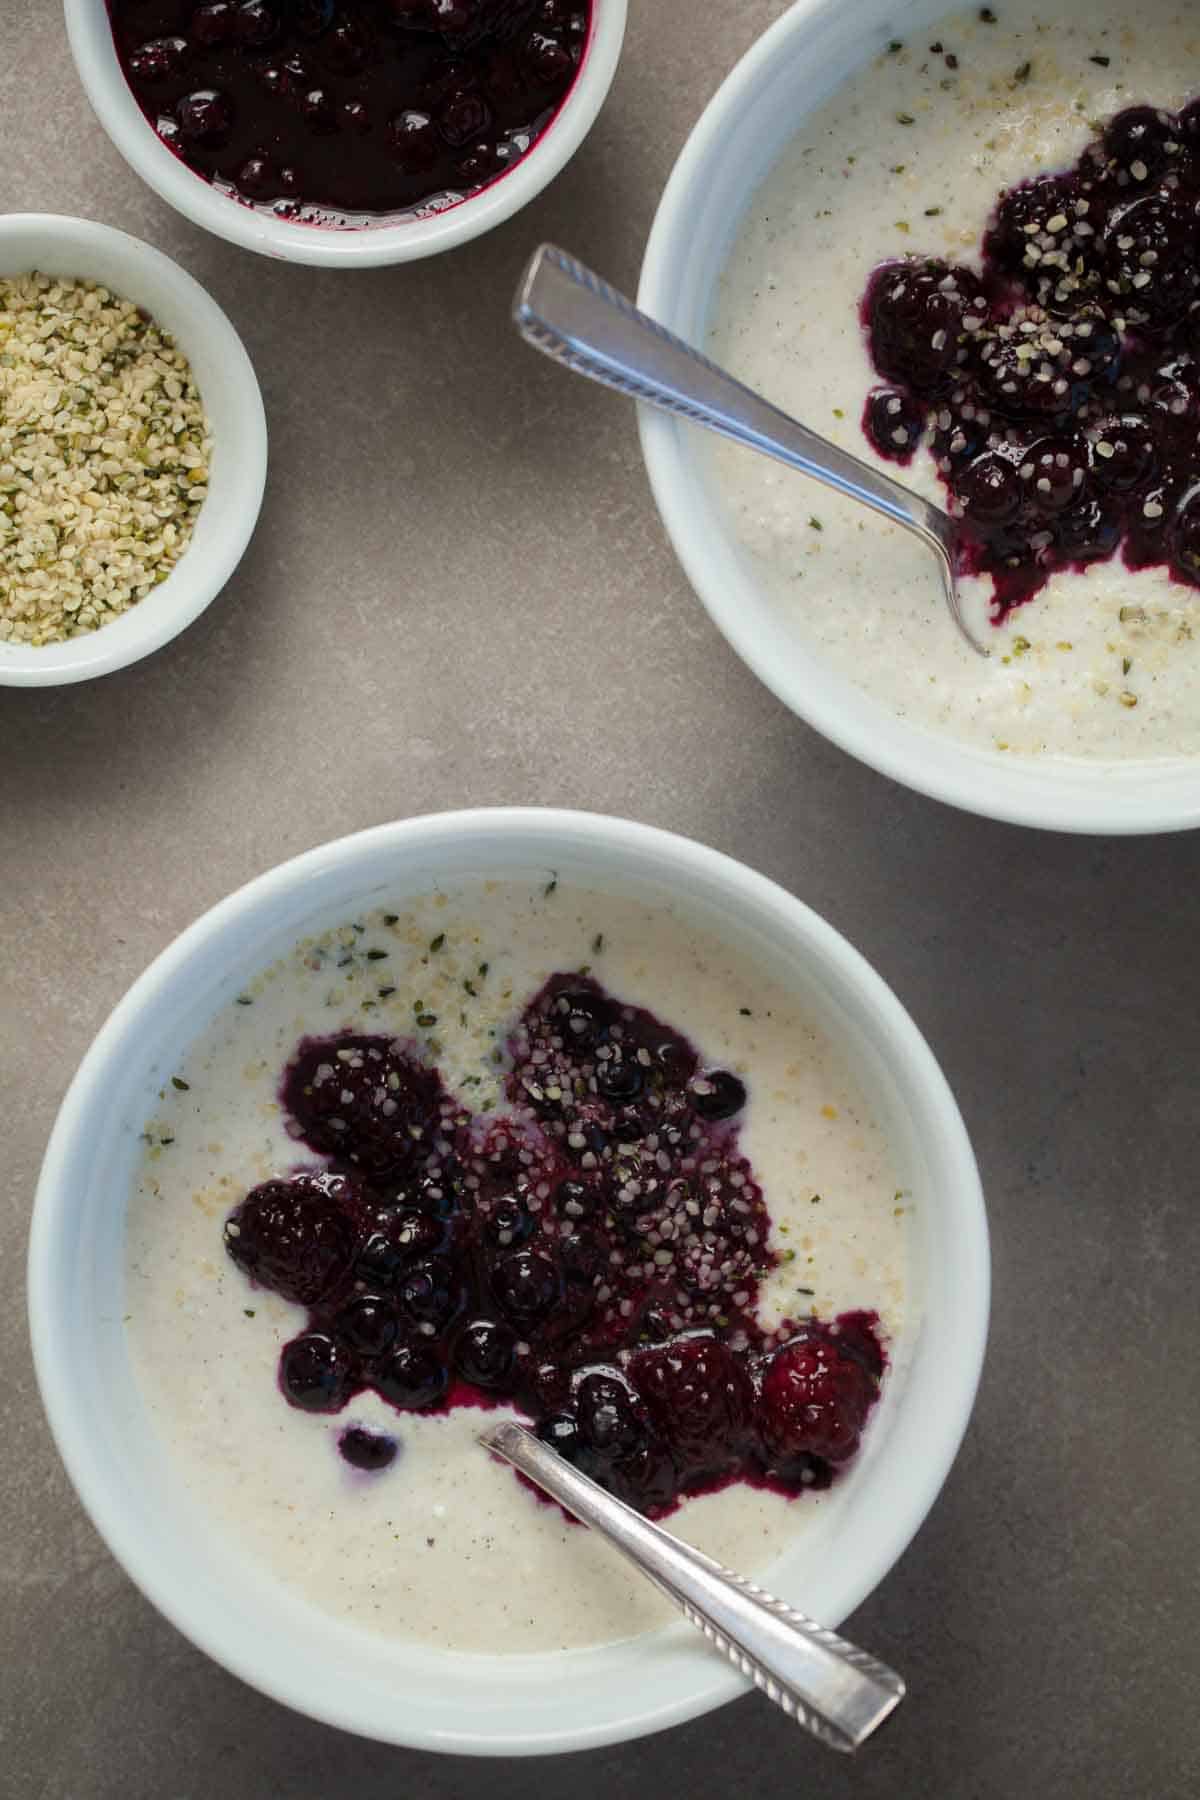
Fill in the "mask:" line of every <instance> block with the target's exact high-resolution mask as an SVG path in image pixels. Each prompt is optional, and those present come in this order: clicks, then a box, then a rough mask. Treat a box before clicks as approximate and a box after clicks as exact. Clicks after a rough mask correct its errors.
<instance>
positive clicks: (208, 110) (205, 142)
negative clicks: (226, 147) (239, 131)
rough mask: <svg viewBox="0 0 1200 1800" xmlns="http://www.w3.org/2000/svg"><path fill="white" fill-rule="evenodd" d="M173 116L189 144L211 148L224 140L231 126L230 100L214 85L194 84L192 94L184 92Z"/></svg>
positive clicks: (231, 103) (231, 111)
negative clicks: (200, 85)
mask: <svg viewBox="0 0 1200 1800" xmlns="http://www.w3.org/2000/svg"><path fill="white" fill-rule="evenodd" d="M175 116H176V118H177V119H178V120H179V130H180V133H181V135H182V136H183V137H184V138H185V139H186V140H187V142H188V143H189V144H196V145H198V146H200V147H201V148H203V149H213V148H215V147H217V146H218V145H220V144H223V143H224V142H225V139H226V138H227V137H228V136H229V133H230V131H231V130H232V129H233V102H232V101H231V100H230V99H229V97H228V95H227V94H222V93H220V92H219V91H218V89H216V88H197V89H196V91H195V93H194V94H185V96H184V98H183V99H182V100H181V101H180V102H179V104H178V106H177V107H176V108H175Z"/></svg>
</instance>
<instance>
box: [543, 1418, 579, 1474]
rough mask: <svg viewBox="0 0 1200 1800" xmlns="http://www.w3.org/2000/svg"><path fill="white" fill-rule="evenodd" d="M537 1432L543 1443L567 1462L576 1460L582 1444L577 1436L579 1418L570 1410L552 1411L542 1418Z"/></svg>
mask: <svg viewBox="0 0 1200 1800" xmlns="http://www.w3.org/2000/svg"><path fill="white" fill-rule="evenodd" d="M537 1434H538V1436H539V1437H540V1438H541V1440H542V1442H543V1443H544V1444H549V1446H550V1448H551V1449H552V1450H557V1452H558V1454H559V1455H560V1456H561V1457H563V1458H564V1459H565V1460H566V1461H567V1462H569V1463H573V1462H578V1460H579V1456H580V1451H581V1449H582V1444H581V1441H580V1436H579V1420H578V1419H577V1418H576V1417H575V1415H574V1413H571V1412H553V1413H550V1414H548V1415H547V1417H546V1418H544V1419H542V1420H541V1421H540V1422H539V1424H538V1428H537Z"/></svg>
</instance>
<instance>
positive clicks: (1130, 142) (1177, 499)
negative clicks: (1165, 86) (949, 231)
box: [862, 101, 1200, 623]
mask: <svg viewBox="0 0 1200 1800" xmlns="http://www.w3.org/2000/svg"><path fill="white" fill-rule="evenodd" d="M982 270H983V272H982V275H980V274H977V273H976V272H975V271H974V270H972V269H970V268H965V267H962V266H958V265H955V264H951V263H946V262H941V261H938V260H936V259H934V258H924V259H918V258H910V259H907V260H905V261H901V262H888V263H883V264H881V265H880V267H879V268H877V269H876V270H875V271H874V273H873V274H872V276H871V279H870V281H869V283H868V285H867V291H866V294H865V296H864V299H863V303H862V321H863V325H864V327H865V330H866V333H867V341H868V347H869V349H870V353H871V358H872V361H873V362H874V365H875V368H876V369H877V370H878V372H879V374H880V375H881V376H882V377H883V379H884V380H885V381H886V383H887V385H886V386H885V387H879V388H876V389H873V390H872V392H871V393H870V394H868V396H867V400H866V404H865V407H864V411H863V430H864V431H865V433H866V435H867V437H868V438H869V440H870V442H871V444H872V445H873V447H874V448H875V450H876V451H877V452H878V453H879V454H880V455H881V456H886V457H888V458H889V459H891V460H892V461H895V462H901V463H903V462H907V461H908V460H909V459H910V458H911V456H912V455H913V453H914V451H915V450H916V448H917V446H918V444H919V443H921V442H922V441H924V442H925V443H926V444H927V445H928V447H929V450H930V452H931V454H932V455H933V457H934V460H935V462H936V464H937V469H938V473H939V475H940V476H941V478H942V480H943V481H944V483H945V484H946V487H947V489H948V491H949V505H950V509H951V510H952V511H954V512H956V513H957V514H958V515H959V516H960V517H961V518H962V519H963V520H964V521H965V522H966V524H967V526H968V527H969V528H970V542H969V543H968V545H967V548H966V552H965V557H964V569H963V572H964V573H967V574H986V575H989V576H990V577H991V578H992V581H993V585H994V599H993V619H994V620H995V622H996V623H999V622H1000V621H1002V620H1003V619H1004V618H1005V617H1006V616H1007V614H1008V613H1009V612H1011V611H1012V609H1013V608H1014V607H1016V606H1019V605H1021V604H1022V602H1024V601H1026V600H1029V599H1031V598H1032V596H1033V595H1034V594H1036V593H1037V592H1038V590H1039V589H1040V588H1042V587H1044V586H1045V584H1046V582H1047V581H1048V580H1049V578H1050V576H1051V575H1052V574H1053V573H1054V572H1055V571H1056V570H1058V569H1071V568H1079V567H1081V566H1083V565H1084V564H1086V563H1089V562H1094V561H1096V560H1097V559H1100V558H1105V557H1110V556H1112V555H1113V554H1114V552H1115V551H1116V550H1117V549H1118V548H1119V549H1120V550H1121V552H1122V555H1123V557H1124V560H1125V562H1126V564H1127V565H1128V567H1129V568H1131V569H1139V568H1144V567H1146V566H1148V565H1150V564H1159V565H1162V566H1164V567H1165V568H1166V569H1167V570H1168V572H1169V574H1170V575H1171V576H1172V577H1173V578H1174V579H1175V580H1177V581H1185V582H1190V583H1192V584H1193V585H1200V360H1198V356H1200V101H1193V102H1192V103H1191V104H1190V105H1189V106H1187V107H1185V108H1184V110H1183V111H1182V112H1181V113H1179V114H1178V115H1175V114H1172V113H1168V112H1163V111H1160V110H1158V109H1157V108H1155V107H1150V106H1135V107H1130V108H1129V109H1128V110H1127V111H1125V112H1122V113H1119V114H1117V116H1116V117H1115V118H1113V119H1111V120H1110V121H1109V123H1108V124H1107V125H1106V126H1105V128H1104V131H1103V133H1102V135H1101V136H1100V137H1099V138H1098V139H1096V141H1095V142H1094V143H1091V144H1089V145H1088V147H1087V149H1086V150H1084V152H1083V154H1082V155H1081V156H1080V158H1079V161H1078V162H1077V163H1076V164H1075V166H1074V167H1073V168H1071V169H1068V170H1067V171H1066V172H1065V173H1063V174H1055V175H1040V176H1038V177H1037V178H1036V179H1035V180H1032V181H1027V182H1022V183H1021V184H1020V185H1019V186H1017V187H1014V188H1010V189H1008V191H1007V192H1006V193H1003V194H1001V196H1000V199H999V201H998V203H997V205H996V209H995V212H994V213H993V215H992V219H991V222H990V224H989V227H988V229H987V232H986V233H985V235H984V240H983V246H982Z"/></svg>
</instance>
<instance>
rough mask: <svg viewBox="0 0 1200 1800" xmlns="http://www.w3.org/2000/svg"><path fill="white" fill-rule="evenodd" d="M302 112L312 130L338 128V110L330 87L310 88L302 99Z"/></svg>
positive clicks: (324, 130) (319, 130) (320, 130)
mask: <svg viewBox="0 0 1200 1800" xmlns="http://www.w3.org/2000/svg"><path fill="white" fill-rule="evenodd" d="M300 113H301V116H302V118H303V119H304V123H305V124H306V125H307V126H308V128H309V130H310V131H317V132H321V133H326V132H330V131H336V130H337V111H336V108H335V106H334V103H333V98H332V96H331V94H330V92H329V89H328V88H323V87H315V88H309V90H308V92H307V93H306V94H305V95H304V96H303V97H302V99H301V101H300Z"/></svg>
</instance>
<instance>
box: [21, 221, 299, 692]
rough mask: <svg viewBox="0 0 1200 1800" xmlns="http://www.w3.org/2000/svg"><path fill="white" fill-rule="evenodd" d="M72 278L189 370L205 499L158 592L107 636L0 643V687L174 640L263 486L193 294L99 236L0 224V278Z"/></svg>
mask: <svg viewBox="0 0 1200 1800" xmlns="http://www.w3.org/2000/svg"><path fill="white" fill-rule="evenodd" d="M34 269H39V270H41V271H42V273H43V274H46V275H64V276H75V277H76V278H77V279H80V280H85V281H98V282H100V283H101V284H102V285H103V286H104V287H106V288H110V289H111V290H112V292H113V293H114V294H119V295H120V296H121V297H122V298H123V299H126V300H132V301H133V302H134V304H135V305H137V306H140V307H143V308H144V309H145V310H146V312H148V313H150V314H151V315H152V316H153V317H154V318H155V319H157V321H158V323H159V324H160V325H162V326H163V327H164V329H165V330H167V331H169V332H170V334H171V336H172V337H173V338H174V339H175V342H176V343H177V345H178V346H179V348H180V350H182V351H183V354H184V355H185V356H186V357H187V359H188V361H189V362H190V363H191V365H192V370H193V372H194V374H195V377H196V382H197V385H198V387H199V389H200V396H201V399H202V400H203V402H204V409H205V411H206V413H207V414H208V418H209V422H210V424H211V427H212V437H213V456H212V468H211V476H210V480H209V484H208V498H207V500H206V501H205V502H204V505H203V506H202V507H201V508H200V514H199V517H198V518H197V520H196V526H195V530H194V531H193V533H192V538H191V542H190V543H189V545H188V547H187V549H186V550H185V551H184V553H183V555H182V556H181V557H180V559H179V561H178V563H177V564H176V565H175V567H174V569H172V571H171V573H170V575H169V576H168V577H167V579H166V581H164V582H163V583H162V585H161V587H156V588H154V589H153V590H152V591H151V592H150V593H149V594H147V595H146V597H145V599H144V600H139V601H138V603H137V605H136V606H132V607H130V609H129V611H128V612H124V613H121V614H120V615H119V616H118V617H117V618H115V619H113V620H112V621H111V623H110V624H108V625H102V626H101V627H100V628H99V630H97V631H90V632H87V633H85V634H84V635H83V636H82V637H75V638H68V639H67V640H66V641H65V642H64V643H61V644H43V645H40V646H38V647H34V646H32V645H29V644H19V643H14V642H12V641H11V640H7V639H0V687H54V686H58V685H60V684H62V683H65V682H72V681H88V680H90V679H91V677H92V676H94V675H107V674H108V673H109V672H110V670H112V669H122V668H124V667H125V666H126V664H127V663H132V662H137V661H138V660H139V659H140V658H141V657H143V656H149V654H150V652H151V651H152V650H157V649H159V648H160V646H161V645H163V644H166V643H169V642H170V640H171V639H172V638H173V637H177V636H178V635H179V633H180V632H181V631H183V630H184V628H185V627H186V626H188V625H190V624H191V622H192V620H193V619H195V618H197V617H198V616H199V614H200V613H202V612H203V611H204V609H205V607H206V606H208V605H209V604H210V602H211V601H213V600H215V598H216V596H217V595H218V594H219V593H220V592H221V589H222V588H223V587H224V586H225V583H226V582H227V581H228V580H229V577H230V576H231V575H232V574H233V571H234V570H235V569H236V568H237V565H238V563H239V562H240V561H241V558H242V554H243V552H244V551H245V548H246V545H247V544H248V543H249V542H250V538H251V535H252V534H253V531H254V527H255V524H256V522H257V520H258V513H259V508H260V507H261V505H262V497H263V488H264V486H265V484H266V479H267V421H266V416H265V414H264V412H263V404H262V396H261V395H260V393H259V390H258V381H257V379H256V377H255V374H254V368H253V365H252V364H251V361H250V358H249V357H248V356H247V354H246V351H245V349H244V348H243V345H242V341H241V339H240V338H239V337H238V334H237V332H236V331H235V330H234V328H233V326H232V325H231V324H230V322H229V320H228V319H227V318H226V316H225V314H224V313H223V312H222V311H221V308H220V307H219V306H218V305H217V303H216V301H215V300H213V299H212V298H211V297H210V296H209V295H208V294H206V293H205V291H204V289H203V288H202V287H201V286H200V284H199V282H197V281H194V280H193V279H192V277H191V276H190V275H187V274H185V273H184V271H183V270H182V269H181V268H180V267H179V265H178V264H177V263H173V262H172V261H171V260H170V258H169V257H166V256H164V255H163V254H162V252H161V251H159V250H153V249H151V247H150V245H149V244H143V243H142V242H141V241H140V239H138V238H134V237H129V236H128V235H127V234H126V233H125V232H123V231H114V230H113V229H112V227H111V226H109V225H96V224H93V223H92V222H91V221H90V220H87V219H70V218H63V217H60V216H59V215H57V214H55V213H9V214H6V215H4V216H0V276H5V275H20V274H28V273H29V272H30V271H31V270H34Z"/></svg>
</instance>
